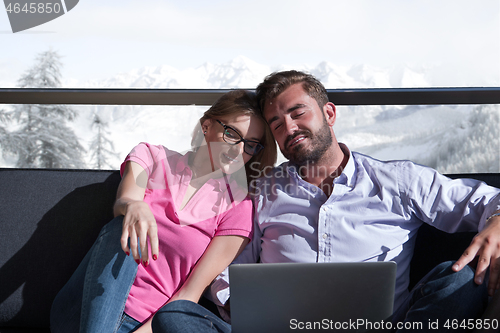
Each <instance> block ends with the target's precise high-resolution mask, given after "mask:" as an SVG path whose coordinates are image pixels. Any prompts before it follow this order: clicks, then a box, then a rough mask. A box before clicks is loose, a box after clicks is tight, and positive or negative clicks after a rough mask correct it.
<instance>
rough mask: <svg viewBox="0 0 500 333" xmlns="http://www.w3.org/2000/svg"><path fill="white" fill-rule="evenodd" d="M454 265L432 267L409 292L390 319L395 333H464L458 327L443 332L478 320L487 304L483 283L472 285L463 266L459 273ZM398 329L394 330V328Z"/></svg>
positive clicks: (471, 276) (469, 272) (471, 275)
mask: <svg viewBox="0 0 500 333" xmlns="http://www.w3.org/2000/svg"><path fill="white" fill-rule="evenodd" d="M453 264H454V262H445V263H442V264H439V265H438V266H436V267H435V268H434V269H433V270H432V271H430V272H429V273H428V274H427V275H426V276H425V277H424V278H423V279H422V280H420V282H419V283H418V284H417V285H416V286H415V287H414V288H413V290H412V291H411V293H410V295H409V296H408V297H407V299H406V300H405V302H404V303H403V304H402V305H401V306H400V307H399V309H397V310H396V311H395V312H394V314H393V316H392V323H393V331H395V332H445V331H453V332H457V331H458V332H460V331H463V332H465V331H466V330H465V329H463V328H461V327H454V328H453V329H451V328H449V329H447V328H446V327H445V326H444V325H445V324H446V323H448V324H450V327H451V325H452V323H453V322H455V323H457V322H458V326H460V323H461V322H462V321H463V320H467V319H475V318H480V317H481V314H482V313H483V312H484V309H485V308H486V305H487V302H488V293H487V288H486V282H484V283H483V284H482V285H480V286H479V285H477V284H475V282H474V270H473V269H472V268H470V267H469V266H465V267H464V268H463V269H462V270H461V271H460V272H454V271H453V270H452V269H451V268H452V266H453ZM398 323H399V325H400V326H402V327H401V328H399V329H398V327H397V325H398Z"/></svg>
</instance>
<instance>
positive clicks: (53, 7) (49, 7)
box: [5, 2, 61, 14]
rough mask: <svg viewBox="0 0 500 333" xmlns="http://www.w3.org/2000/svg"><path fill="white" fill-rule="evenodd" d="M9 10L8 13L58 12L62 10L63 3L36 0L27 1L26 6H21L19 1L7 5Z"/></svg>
mask: <svg viewBox="0 0 500 333" xmlns="http://www.w3.org/2000/svg"><path fill="white" fill-rule="evenodd" d="M5 9H6V10H7V13H9V14H10V13H15V14H18V13H21V12H23V13H26V14H28V13H30V14H36V13H39V14H43V13H45V14H51V13H56V14H58V13H59V12H60V11H61V5H60V4H59V3H50V2H48V3H36V2H31V3H29V4H28V3H25V4H24V6H22V7H21V4H19V3H17V2H16V3H9V4H8V5H7V7H5Z"/></svg>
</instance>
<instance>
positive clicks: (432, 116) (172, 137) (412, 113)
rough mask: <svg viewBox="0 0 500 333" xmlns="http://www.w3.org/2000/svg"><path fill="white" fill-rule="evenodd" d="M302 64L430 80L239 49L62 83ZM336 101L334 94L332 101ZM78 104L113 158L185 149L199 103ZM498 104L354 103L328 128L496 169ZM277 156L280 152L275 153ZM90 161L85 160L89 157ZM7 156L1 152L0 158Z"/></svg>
mask: <svg viewBox="0 0 500 333" xmlns="http://www.w3.org/2000/svg"><path fill="white" fill-rule="evenodd" d="M285 69H298V70H304V71H308V72H310V73H311V74H313V75H315V76H316V77H317V78H318V79H319V80H320V81H322V82H323V83H324V85H325V86H326V87H327V88H331V89H335V88H391V87H394V88H398V87H405V88H407V87H429V86H432V82H431V81H432V80H431V76H430V74H429V73H430V71H429V69H425V68H411V67H407V66H394V67H393V68H375V67H372V66H369V65H355V66H351V67H343V66H337V65H335V64H332V63H329V62H326V61H324V62H321V63H319V64H318V65H316V66H308V65H303V66H288V65H282V66H279V67H273V68H271V67H269V66H266V65H262V64H259V63H256V62H254V61H252V60H251V59H248V58H246V57H243V56H240V57H237V58H235V59H233V60H232V61H229V62H227V63H222V64H213V63H205V64H203V65H201V66H199V67H197V68H188V69H184V70H179V69H176V68H173V67H170V66H168V65H163V66H160V67H143V68H140V69H136V70H134V71H131V72H128V73H121V74H118V75H115V76H113V77H110V78H108V79H106V80H100V81H97V80H96V81H89V82H78V81H77V80H74V79H68V80H66V81H65V82H64V83H63V86H64V87H68V88H71V87H79V88H82V87H83V88H191V89H196V88H198V89H203V88H212V89H220V88H222V89H228V88H250V89H253V88H255V87H256V86H257V85H258V84H259V83H260V82H261V81H262V79H263V78H264V77H265V76H266V75H268V74H270V73H271V72H273V71H279V70H285ZM332 102H334V103H335V101H332ZM74 108H76V109H77V110H78V111H79V114H80V115H79V117H78V119H77V120H76V122H74V123H72V124H70V125H71V126H72V127H73V128H74V130H75V133H76V134H77V135H78V136H79V137H80V139H81V142H82V144H83V145H84V146H88V145H89V143H90V142H91V141H92V137H93V135H95V133H93V132H92V130H91V123H92V119H93V114H94V113H95V112H98V113H99V115H100V116H101V118H102V119H103V121H106V122H108V124H109V127H108V130H109V132H110V139H111V140H112V141H113V142H114V146H115V150H116V152H117V153H118V156H119V158H115V160H114V162H113V163H114V164H113V165H114V166H115V168H118V167H119V164H120V162H121V160H122V159H123V158H124V157H125V155H126V154H127V153H128V152H129V151H130V149H131V148H132V147H133V146H135V145H136V144H137V143H138V142H141V141H147V142H150V143H153V144H164V145H166V146H168V147H169V148H172V149H175V150H178V151H185V150H187V149H189V148H190V137H191V133H192V131H193V129H194V127H195V126H196V125H197V119H199V117H200V116H201V115H202V113H203V112H204V111H205V110H206V108H207V107H206V106H74ZM499 111H500V110H499V108H498V106H497V105H495V106H479V107H475V106H425V107H424V106H361V107H351V106H349V107H345V106H339V107H338V117H337V123H336V125H335V128H334V130H335V132H336V134H337V137H338V139H339V141H342V142H345V143H346V144H347V145H348V146H349V147H350V149H351V150H355V151H359V152H362V153H367V154H370V155H372V156H374V157H376V158H379V159H384V160H386V159H411V160H413V161H415V162H417V163H422V164H426V165H430V166H432V167H435V168H437V169H438V170H440V171H441V172H500V165H499V164H500V163H499V161H498V156H499V152H500V143H499V133H498V124H499V113H500V112H499ZM282 160H283V158H282V157H281V158H280V161H282ZM88 162H89V165H90V164H91V163H90V161H88ZM12 163H13V162H12V161H11V160H8V159H7V158H6V159H5V160H4V161H3V165H6V166H10V165H11V164H12Z"/></svg>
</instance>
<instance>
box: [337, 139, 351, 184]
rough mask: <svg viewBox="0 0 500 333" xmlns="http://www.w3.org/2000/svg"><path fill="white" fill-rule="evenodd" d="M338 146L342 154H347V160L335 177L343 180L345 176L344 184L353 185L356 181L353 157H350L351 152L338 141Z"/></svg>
mask: <svg viewBox="0 0 500 333" xmlns="http://www.w3.org/2000/svg"><path fill="white" fill-rule="evenodd" d="M339 146H340V149H342V151H343V152H344V154H348V155H349V160H348V161H347V164H346V166H345V168H344V170H342V173H341V174H340V176H339V177H337V179H339V181H340V180H343V179H342V178H344V177H345V184H346V185H347V186H349V187H353V186H354V184H355V183H356V165H355V163H354V159H353V158H352V153H351V151H350V150H349V148H347V146H346V145H345V144H343V143H339ZM341 177H342V178H341Z"/></svg>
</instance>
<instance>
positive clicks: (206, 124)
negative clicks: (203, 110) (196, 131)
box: [201, 119, 212, 134]
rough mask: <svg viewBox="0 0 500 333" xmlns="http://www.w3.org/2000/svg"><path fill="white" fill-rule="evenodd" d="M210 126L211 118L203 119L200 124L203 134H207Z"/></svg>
mask: <svg viewBox="0 0 500 333" xmlns="http://www.w3.org/2000/svg"><path fill="white" fill-rule="evenodd" d="M210 126H212V119H205V120H204V121H203V123H202V124H201V130H202V131H203V134H207V131H208V129H209V128H210Z"/></svg>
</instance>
